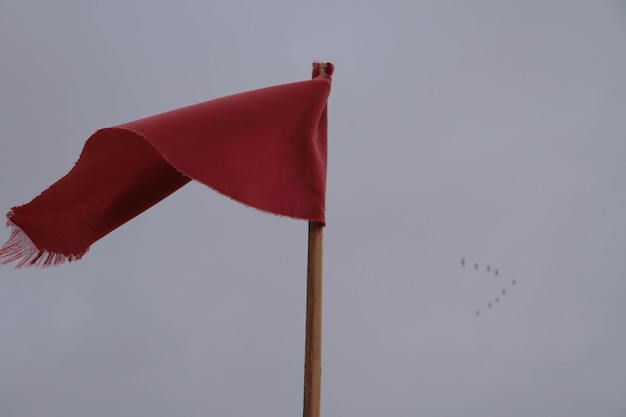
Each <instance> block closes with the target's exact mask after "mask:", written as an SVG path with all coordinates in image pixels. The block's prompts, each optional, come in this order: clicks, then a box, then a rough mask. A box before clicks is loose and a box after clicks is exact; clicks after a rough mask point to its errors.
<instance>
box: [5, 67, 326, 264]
mask: <svg viewBox="0 0 626 417" xmlns="http://www.w3.org/2000/svg"><path fill="white" fill-rule="evenodd" d="M320 68H321V66H320V65H319V64H314V68H313V75H314V77H315V78H313V79H312V80H307V81H301V82H295V83H290V84H284V85H278V86H273V87H268V88H263V89H260V90H254V91H249V92H245V93H241V94H236V95H232V96H227V97H223V98H219V99H216V100H211V101H207V102H204V103H200V104H196V105H192V106H188V107H184V108H181V109H178V110H174V111H170V112H167V113H162V114H158V115H155V116H151V117H147V118H145V119H140V120H136V121H133V122H130V123H125V124H122V125H119V126H116V127H111V128H105V129H101V130H98V131H97V132H96V133H94V134H93V135H92V136H91V137H90V138H89V139H88V140H87V142H86V143H85V146H84V148H83V151H82V153H81V155H80V157H79V159H78V161H77V162H76V164H75V165H74V167H73V168H72V169H71V171H70V172H69V173H68V174H67V175H66V176H65V177H63V178H61V179H60V180H59V181H57V182H56V183H55V184H53V185H52V186H51V187H50V188H48V189H47V190H45V191H44V192H42V193H41V194H40V195H39V196H38V197H36V198H34V199H33V200H32V201H31V202H30V203H28V204H25V205H23V206H19V207H13V208H12V209H11V210H10V211H9V213H8V214H7V217H8V221H7V226H9V227H11V228H12V231H11V235H10V237H9V240H8V241H7V242H6V243H5V244H4V246H2V247H1V248H0V263H8V262H12V261H19V262H18V264H17V265H16V267H17V268H19V267H22V266H51V265H57V264H59V263H63V262H67V261H74V260H77V259H80V258H81V257H82V256H83V255H84V254H85V253H86V252H87V251H88V249H89V246H90V245H91V244H92V243H94V242H95V241H97V240H98V239H100V238H102V237H103V236H105V235H106V234H108V233H110V232H111V231H113V230H114V229H116V228H117V227H119V226H121V225H122V224H124V223H126V222H127V221H129V220H130V219H132V218H133V217H135V216H137V215H138V214H140V213H142V212H143V211H145V210H147V209H148V208H150V207H152V206H153V205H154V204H156V203H158V202H159V201H161V200H162V199H164V198H165V197H167V196H168V195H170V194H171V193H173V192H174V191H176V190H177V189H179V188H180V187H182V186H183V185H185V184H186V183H188V182H189V181H190V180H192V179H193V180H196V181H199V182H201V183H203V184H205V185H207V186H208V187H210V188H212V189H214V190H216V191H218V192H220V193H222V194H224V195H226V196H228V197H230V198H232V199H234V200H236V201H239V202H241V203H243V204H246V205H249V206H252V207H255V208H257V209H259V210H263V211H266V212H269V213H274V214H277V215H281V216H288V217H292V218H295V219H303V220H309V221H315V222H321V223H325V198H326V195H325V194H326V155H327V138H326V131H327V99H328V95H329V93H330V86H331V78H330V76H331V74H332V65H331V66H327V67H326V68H328V69H330V70H328V69H327V70H326V73H323V71H321V72H322V73H321V74H320Z"/></svg>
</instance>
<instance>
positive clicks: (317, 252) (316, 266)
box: [302, 222, 324, 417]
mask: <svg viewBox="0 0 626 417" xmlns="http://www.w3.org/2000/svg"><path fill="white" fill-rule="evenodd" d="M323 230H324V225H323V224H321V223H318V222H309V249H308V261H307V277H306V279H307V285H306V341H305V348H304V410H303V414H302V415H303V417H319V416H320V394H321V382H322V243H323V240H322V237H323V234H322V231H323Z"/></svg>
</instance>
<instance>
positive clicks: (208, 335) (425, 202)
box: [0, 0, 626, 417]
mask: <svg viewBox="0 0 626 417" xmlns="http://www.w3.org/2000/svg"><path fill="white" fill-rule="evenodd" d="M96 3H97V4H96ZM0 52H1V56H2V58H1V64H0V209H1V210H2V211H4V212H6V211H8V209H9V208H10V207H12V206H15V205H21V204H24V203H26V202H28V201H30V200H31V199H32V198H33V197H35V196H36V195H37V194H39V193H40V192H41V191H42V190H43V189H45V188H47V187H48V186H49V185H50V184H52V183H53V182H55V181H56V180H57V179H59V178H60V177H61V176H63V175H65V174H66V173H67V172H68V171H69V169H70V168H71V167H72V165H73V163H74V162H75V161H76V159H77V158H78V155H79V153H80V151H81V149H82V146H83V143H84V141H85V140H86V139H87V138H88V137H89V136H90V135H91V134H92V133H93V132H94V131H95V130H97V129H99V128H102V127H107V126H112V125H117V124H121V123H124V122H128V121H131V120H135V119H138V118H141V117H144V116H148V115H151V114H154V113H159V112H163V111H167V110H170V109H175V108H178V107H182V106H185V105H189V104H193V103H197V102H200V101H205V100H208V99H212V98H217V97H220V96H224V95H228V94H233V93H238V92H242V91H246V90H250V89H256V88H260V87H266V86H270V85H274V84H282V83H287V82H292V81H299V80H304V79H308V78H309V77H310V65H311V62H312V61H314V60H327V61H332V62H333V63H334V64H335V74H334V79H333V90H332V92H331V97H330V101H329V167H328V195H327V227H326V229H325V235H324V239H325V240H324V250H325V252H324V331H323V335H324V339H323V379H322V415H323V416H325V417H326V416H328V417H330V416H336V417H381V416H390V417H405V416H406V417H412V416H446V417H448V416H463V417H479V416H480V417H484V416H509V417H517V416H519V417H528V416H550V417H558V416H567V417H583V416H584V417H587V416H591V415H593V416H608V417H613V416H615V417H618V416H620V417H623V416H625V415H626V396H625V393H626V355H624V352H626V326H625V324H624V319H625V317H626V303H625V302H624V300H625V296H624V294H626V279H625V278H626V253H625V248H626V220H625V215H624V213H625V212H626V191H625V188H624V182H625V179H626V162H625V161H626V138H625V134H626V116H625V114H626V77H625V74H626V3H624V2H623V1H601V0H588V1H576V2H575V1H567V0H563V1H544V0H530V1H472V2H469V1H463V0H459V1H434V0H433V1H408V0H407V1H395V2H394V1H385V2H383V1H378V2H374V1H359V2H357V1H350V2H341V1H333V2H331V1H317V2H308V3H307V4H304V3H300V2H294V1H275V0H265V1H263V2H238V1H168V2H164V1H147V0H125V1H113V0H111V1H107V2H88V1H83V2H79V1H69V0H57V1H54V2H48V1H42V0H39V1H18V0H0ZM306 234H307V225H306V222H301V221H295V220H290V219H285V218H279V217H276V216H271V215H267V214H265V213H261V212H258V211H255V210H253V209H250V208H247V207H244V206H242V205H239V204H237V203H235V202H233V201H231V200H230V199H228V198H225V197H223V196H221V195H218V194H216V193H214V192H212V191H210V190H209V189H208V188H206V187H204V186H202V185H199V184H197V183H192V184H189V185H187V186H185V187H184V188H183V189H181V190H180V191H178V192H176V193H175V194H173V195H172V196H170V197H169V198H167V199H166V200H164V201H163V202H161V203H159V204H158V205H157V206H155V207H153V208H151V209H150V210H148V211H147V212H145V213H144V214H142V215H141V216H139V217H137V218H135V219H133V220H132V221H131V222H129V223H127V224H126V225H124V226H123V227H122V228H120V229H118V230H116V231H114V232H113V233H111V234H110V235H108V236H106V237H105V238H103V239H102V240H100V241H99V242H97V243H96V244H94V245H93V246H92V248H91V251H90V252H89V253H88V254H87V255H86V256H85V257H84V259H83V260H81V261H79V262H76V263H74V264H70V265H63V266H60V267H56V268H48V269H43V270H32V269H27V270H17V271H16V270H13V269H12V267H11V266H7V265H5V266H3V267H2V268H0V415H1V416H3V417H26V416H47V417H84V416H90V417H91V416H94V417H97V416H103V417H110V416H154V417H165V416H211V415H212V416H221V417H228V416H267V417H273V416H294V415H301V413H302V380H303V363H304V313H305V289H306V288H305V281H306V241H307V235H306ZM8 236H9V229H4V230H0V240H2V241H4V240H5V239H6V238H8ZM461 258H464V259H465V260H466V266H465V267H463V266H462V265H461ZM475 263H477V264H478V269H476V268H475V267H474V264H475ZM487 265H489V266H490V267H491V271H490V272H488V271H487V269H486V267H487ZM496 268H497V269H498V271H499V274H498V275H497V276H496V275H495V273H494V270H495V269H496ZM513 280H515V281H516V285H513ZM502 290H505V292H506V294H503V291H502ZM496 297H498V299H499V301H497V300H496ZM488 303H491V304H492V307H491V308H489V307H488ZM477 310H478V311H479V315H477V314H476V311H477Z"/></svg>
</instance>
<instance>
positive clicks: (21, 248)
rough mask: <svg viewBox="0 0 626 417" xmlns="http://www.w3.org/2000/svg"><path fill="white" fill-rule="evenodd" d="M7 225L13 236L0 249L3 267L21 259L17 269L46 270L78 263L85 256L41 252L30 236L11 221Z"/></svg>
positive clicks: (9, 215)
mask: <svg viewBox="0 0 626 417" xmlns="http://www.w3.org/2000/svg"><path fill="white" fill-rule="evenodd" d="M8 217H9V218H10V217H11V212H9V214H8ZM6 225H7V227H10V228H11V235H10V236H9V239H8V240H7V241H6V243H5V244H4V245H3V246H2V247H0V264H1V265H5V264H8V263H10V262H13V261H17V260H20V259H21V260H20V261H19V263H18V264H17V265H15V269H19V268H24V267H37V268H46V267H50V266H57V265H60V264H63V263H66V262H73V261H77V260H79V259H80V258H82V256H83V255H84V253H82V254H80V255H65V254H62V253H55V252H48V251H46V250H41V249H39V248H38V247H37V246H36V245H35V244H34V243H33V241H32V240H30V238H29V237H28V235H27V234H26V233H24V231H23V230H22V229H21V228H20V227H19V226H17V225H16V224H15V223H13V222H12V221H11V220H10V219H9V220H7V223H6Z"/></svg>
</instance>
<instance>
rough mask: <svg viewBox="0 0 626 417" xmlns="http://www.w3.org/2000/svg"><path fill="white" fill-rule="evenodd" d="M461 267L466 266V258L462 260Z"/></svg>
mask: <svg viewBox="0 0 626 417" xmlns="http://www.w3.org/2000/svg"><path fill="white" fill-rule="evenodd" d="M461 265H463V266H465V258H461Z"/></svg>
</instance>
